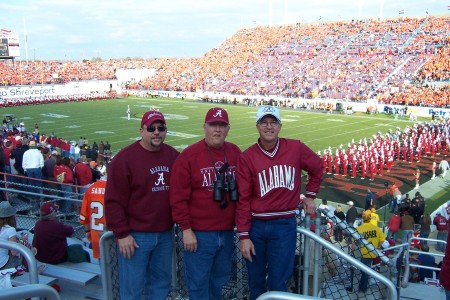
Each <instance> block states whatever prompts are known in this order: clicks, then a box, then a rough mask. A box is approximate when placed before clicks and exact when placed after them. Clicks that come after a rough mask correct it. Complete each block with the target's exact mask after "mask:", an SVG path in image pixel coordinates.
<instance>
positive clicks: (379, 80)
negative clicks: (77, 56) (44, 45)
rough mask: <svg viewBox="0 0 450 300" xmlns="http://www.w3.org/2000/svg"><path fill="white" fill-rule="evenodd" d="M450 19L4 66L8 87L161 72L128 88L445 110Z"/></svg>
mask: <svg viewBox="0 0 450 300" xmlns="http://www.w3.org/2000/svg"><path fill="white" fill-rule="evenodd" d="M449 33H450V20H449V18H448V17H446V16H443V17H436V16H429V17H427V18H398V19H392V20H382V21H377V20H362V21H351V22H334V23H316V24H293V25H289V26H272V27H268V26H258V27H253V28H246V29H241V30H239V31H238V32H236V33H235V34H234V35H233V36H232V37H230V38H229V39H227V40H226V41H224V42H223V43H222V44H221V45H220V46H219V47H217V48H214V49H212V50H210V51H208V52H207V53H205V54H204V55H203V56H201V57H198V58H190V59H176V58H159V59H147V60H144V59H123V60H118V59H114V60H104V61H102V60H84V61H64V62H55V61H29V62H28V64H26V63H25V62H24V61H16V62H14V63H8V62H4V61H3V62H0V83H1V84H2V85H31V84H58V83H67V82H69V81H78V80H92V79H96V80H101V79H115V78H116V74H115V70H116V69H122V68H125V69H155V70H156V73H155V76H152V77H148V78H146V79H144V80H141V81H138V82H128V83H127V88H129V89H150V90H171V91H196V90H197V91H198V90H202V91H205V92H229V93H233V94H241V95H242V94H245V95H278V96H283V97H288V98H292V97H295V98H297V97H301V98H309V99H314V98H334V99H346V100H350V101H359V102H364V101H366V100H367V99H372V98H376V99H378V100H379V101H382V102H383V103H391V104H403V105H405V104H408V105H421V106H437V107H446V106H447V105H448V104H449V89H448V87H442V86H440V85H438V86H434V85H431V84H427V83H428V82H430V81H432V82H436V81H439V82H448V81H449V79H450V74H449V71H448V70H449V61H450V58H449V55H448V52H449V48H448V44H449V39H450V38H449Z"/></svg>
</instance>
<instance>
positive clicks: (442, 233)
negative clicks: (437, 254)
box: [436, 230, 448, 252]
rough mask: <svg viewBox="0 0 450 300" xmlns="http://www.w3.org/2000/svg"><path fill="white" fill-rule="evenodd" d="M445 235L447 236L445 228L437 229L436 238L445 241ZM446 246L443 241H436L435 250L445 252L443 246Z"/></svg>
mask: <svg viewBox="0 0 450 300" xmlns="http://www.w3.org/2000/svg"><path fill="white" fill-rule="evenodd" d="M447 236H448V231H447V230H439V231H438V233H437V237H436V239H438V240H440V241H445V242H446V241H447ZM446 247H447V245H446V244H445V243H442V242H437V245H436V250H438V251H441V252H445V248H446Z"/></svg>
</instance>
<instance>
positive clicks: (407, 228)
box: [400, 210, 414, 249]
mask: <svg viewBox="0 0 450 300" xmlns="http://www.w3.org/2000/svg"><path fill="white" fill-rule="evenodd" d="M400 229H401V230H402V244H405V243H408V242H409V239H410V238H411V237H412V235H413V232H414V218H413V217H412V216H411V215H410V214H409V211H407V210H406V211H404V212H403V214H402V221H401V223H400ZM404 248H405V249H406V246H405V247H404Z"/></svg>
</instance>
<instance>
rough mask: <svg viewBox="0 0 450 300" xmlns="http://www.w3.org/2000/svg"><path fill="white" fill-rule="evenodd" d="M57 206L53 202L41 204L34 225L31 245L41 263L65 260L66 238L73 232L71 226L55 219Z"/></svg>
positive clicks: (66, 256) (57, 262)
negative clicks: (38, 216)
mask: <svg viewBox="0 0 450 300" xmlns="http://www.w3.org/2000/svg"><path fill="white" fill-rule="evenodd" d="M58 209H59V206H58V205H56V204H54V203H53V202H47V203H44V204H42V206H41V208H40V214H41V218H40V219H39V220H38V221H37V222H36V224H35V226H34V237H33V247H35V248H36V249H37V254H36V259H37V260H38V261H40V262H43V263H50V264H59V263H62V262H65V261H67V258H68V254H67V238H68V237H71V236H72V234H73V233H74V230H73V227H72V226H68V225H65V224H63V223H62V222H59V221H57V220H56V218H57V213H58Z"/></svg>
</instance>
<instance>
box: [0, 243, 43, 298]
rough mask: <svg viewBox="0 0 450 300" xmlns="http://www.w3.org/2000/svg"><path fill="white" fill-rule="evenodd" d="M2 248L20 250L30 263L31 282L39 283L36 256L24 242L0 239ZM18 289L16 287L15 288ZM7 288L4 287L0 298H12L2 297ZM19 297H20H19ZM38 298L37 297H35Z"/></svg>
mask: <svg viewBox="0 0 450 300" xmlns="http://www.w3.org/2000/svg"><path fill="white" fill-rule="evenodd" d="M0 248H6V249H8V250H14V251H17V252H19V253H20V254H21V255H22V256H23V257H24V258H25V260H26V261H27V265H28V273H29V278H30V284H38V283H39V277H38V269H37V263H36V258H35V257H34V254H33V253H32V252H31V250H30V249H28V248H27V247H25V246H24V245H22V244H19V243H16V242H11V241H0ZM14 289H16V288H14ZM5 290H7V289H2V293H1V297H0V299H11V298H8V297H6V298H2V297H3V295H4V293H3V291H5ZM28 297H30V294H28ZM17 299H19V298H17ZM34 299H36V298H34Z"/></svg>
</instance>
